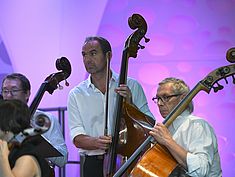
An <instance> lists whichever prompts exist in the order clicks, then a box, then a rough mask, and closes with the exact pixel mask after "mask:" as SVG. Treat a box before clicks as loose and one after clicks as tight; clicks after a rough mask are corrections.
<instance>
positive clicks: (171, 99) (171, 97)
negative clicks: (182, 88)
mask: <svg viewBox="0 0 235 177" xmlns="http://www.w3.org/2000/svg"><path fill="white" fill-rule="evenodd" d="M156 97H158V98H159V99H158V100H156V101H157V105H158V108H159V112H160V114H161V115H162V117H163V118H165V117H166V116H167V115H168V114H169V113H170V112H171V111H172V110H173V109H174V107H175V106H176V105H177V104H178V103H179V102H180V100H181V98H182V95H179V94H175V93H174V92H173V84H172V83H166V84H163V85H160V86H159V88H158V90H157V94H156Z"/></svg>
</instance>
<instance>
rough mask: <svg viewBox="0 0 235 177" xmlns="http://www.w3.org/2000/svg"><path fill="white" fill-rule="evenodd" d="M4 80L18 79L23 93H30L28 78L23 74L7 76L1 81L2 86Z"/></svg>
mask: <svg viewBox="0 0 235 177" xmlns="http://www.w3.org/2000/svg"><path fill="white" fill-rule="evenodd" d="M6 79H18V80H20V82H21V87H22V89H23V90H24V91H25V92H27V91H30V89H31V85H30V82H29V80H28V78H27V77H26V76H24V75H23V74H20V73H12V74H9V75H7V76H6V77H5V78H4V79H3V81H2V84H3V82H4V81H5V80H6Z"/></svg>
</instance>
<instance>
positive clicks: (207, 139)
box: [169, 111, 222, 177]
mask: <svg viewBox="0 0 235 177" xmlns="http://www.w3.org/2000/svg"><path fill="white" fill-rule="evenodd" d="M169 130H170V132H171V134H172V135H173V139H174V140H175V141H176V142H177V143H178V144H179V145H181V146H182V147H184V148H185V149H186V150H187V151H189V152H188V153H187V167H188V174H189V176H195V177H196V176H198V177H202V176H206V177H221V176H222V170H221V165H220V157H219V153H218V145H217V138H216V135H215V133H214V130H213V128H212V127H211V126H210V125H209V124H208V123H207V122H206V121H205V120H203V119H201V118H199V117H196V116H193V115H191V114H189V112H187V111H184V112H183V113H182V114H181V115H180V116H178V117H177V118H176V120H175V121H174V122H173V123H172V124H171V125H170V126H169Z"/></svg>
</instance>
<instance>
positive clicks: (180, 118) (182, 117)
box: [171, 109, 190, 132]
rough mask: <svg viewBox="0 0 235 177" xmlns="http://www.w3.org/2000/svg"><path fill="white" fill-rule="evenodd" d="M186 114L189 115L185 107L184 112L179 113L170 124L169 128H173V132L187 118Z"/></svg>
mask: <svg viewBox="0 0 235 177" xmlns="http://www.w3.org/2000/svg"><path fill="white" fill-rule="evenodd" d="M188 115H190V113H189V111H188V110H187V109H186V110H185V111H184V112H182V114H181V115H179V116H178V117H177V118H176V119H175V120H174V121H173V123H172V124H171V128H173V132H175V131H176V130H177V129H178V128H179V127H180V126H181V125H182V124H183V122H184V121H185V120H186V119H187V117H188Z"/></svg>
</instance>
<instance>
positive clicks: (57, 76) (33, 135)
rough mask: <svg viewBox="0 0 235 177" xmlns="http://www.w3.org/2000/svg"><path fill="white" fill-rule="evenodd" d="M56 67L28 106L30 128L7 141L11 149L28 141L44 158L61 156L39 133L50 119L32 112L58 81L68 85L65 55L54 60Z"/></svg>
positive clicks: (52, 172) (68, 67)
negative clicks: (54, 71) (55, 71)
mask: <svg viewBox="0 0 235 177" xmlns="http://www.w3.org/2000/svg"><path fill="white" fill-rule="evenodd" d="M56 68H57V70H59V72H57V73H52V74H50V75H49V76H48V77H47V78H46V79H45V80H44V82H43V83H42V84H41V86H40V88H39V90H38V92H37V94H36V96H35V97H34V99H33V101H32V103H31V105H30V106H29V110H30V116H31V128H28V129H26V130H24V131H23V132H20V133H19V134H18V135H16V136H15V137H14V138H13V139H12V140H11V141H10V142H9V143H8V147H9V148H10V149H12V148H13V147H14V146H20V145H21V143H23V142H26V141H27V142H28V143H31V144H34V145H35V148H34V152H35V153H39V154H40V156H42V157H44V158H48V157H55V156H61V153H60V152H59V151H57V150H56V149H55V148H54V147H53V146H52V145H51V144H50V143H48V141H46V140H45V139H44V138H43V137H42V136H41V134H42V133H45V132H46V131H47V130H48V129H49V128H50V119H49V117H47V116H46V115H45V114H37V115H36V116H35V117H34V119H32V117H33V116H34V113H35V111H36V109H37V108H38V105H39V103H40V101H41V99H42V97H43V95H44V93H45V92H46V91H47V92H48V93H50V94H52V93H53V92H54V90H56V89H57V88H59V86H60V85H59V83H60V82H61V81H63V80H65V85H66V86H68V85H69V84H68V82H67V81H66V79H67V78H68V77H69V76H70V74H71V65H70V62H69V60H68V59H67V58H66V57H61V58H59V59H57V60H56ZM54 176H55V174H54V169H53V168H52V169H51V174H50V177H54Z"/></svg>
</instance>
